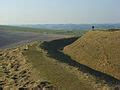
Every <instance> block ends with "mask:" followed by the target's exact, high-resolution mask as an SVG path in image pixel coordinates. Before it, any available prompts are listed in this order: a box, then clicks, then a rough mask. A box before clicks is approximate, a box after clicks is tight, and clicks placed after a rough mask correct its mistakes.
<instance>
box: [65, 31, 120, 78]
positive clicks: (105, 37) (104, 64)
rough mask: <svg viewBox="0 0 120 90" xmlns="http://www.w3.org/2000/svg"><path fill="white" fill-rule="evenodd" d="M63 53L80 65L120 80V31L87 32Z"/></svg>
mask: <svg viewBox="0 0 120 90" xmlns="http://www.w3.org/2000/svg"><path fill="white" fill-rule="evenodd" d="M64 52H65V53H66V54H67V55H69V56H71V58H73V59H74V60H76V61H77V62H79V63H81V64H84V65H87V66H88V67H91V68H93V69H95V70H98V71H101V72H104V73H106V74H108V75H111V76H113V77H115V78H117V79H120V31H89V32H88V33H86V34H85V35H84V36H82V37H81V38H79V39H78V40H77V41H75V42H74V43H72V44H71V45H68V46H66V47H65V48H64Z"/></svg>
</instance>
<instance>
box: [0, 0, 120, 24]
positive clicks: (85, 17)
mask: <svg viewBox="0 0 120 90" xmlns="http://www.w3.org/2000/svg"><path fill="white" fill-rule="evenodd" d="M32 23H33V24H36V23H80V24H85V23H120V0H0V24H32Z"/></svg>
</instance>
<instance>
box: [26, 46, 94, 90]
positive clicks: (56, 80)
mask: <svg viewBox="0 0 120 90" xmlns="http://www.w3.org/2000/svg"><path fill="white" fill-rule="evenodd" d="M24 55H26V58H27V60H28V62H30V63H32V65H33V67H34V68H35V69H36V71H37V73H39V79H40V80H42V81H49V82H52V83H53V84H54V85H55V86H56V87H58V88H59V90H94V89H93V87H92V86H90V84H89V83H87V81H85V80H80V79H79V78H78V76H77V75H75V74H74V73H72V72H71V70H72V67H69V66H68V65H65V64H64V63H60V62H58V61H57V60H55V59H52V58H50V57H47V54H46V52H45V51H43V50H42V49H40V48H39V47H38V45H36V44H34V45H32V46H29V50H27V51H25V52H24Z"/></svg>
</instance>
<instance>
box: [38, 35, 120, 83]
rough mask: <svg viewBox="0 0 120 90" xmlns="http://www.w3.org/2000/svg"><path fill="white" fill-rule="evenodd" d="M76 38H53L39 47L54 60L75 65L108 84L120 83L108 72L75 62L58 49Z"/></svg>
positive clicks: (61, 48)
mask: <svg viewBox="0 0 120 90" xmlns="http://www.w3.org/2000/svg"><path fill="white" fill-rule="evenodd" d="M77 39H78V38H77V37H74V38H65V39H59V40H53V41H49V42H44V43H42V44H41V45H40V47H41V48H42V49H44V50H46V51H47V52H48V56H49V57H52V58H55V59H56V60H59V61H60V62H63V63H67V64H68V65H70V66H73V67H76V68H78V69H79V70H80V71H82V72H84V73H88V74H91V75H92V76H94V77H96V78H98V79H99V80H104V81H106V82H107V83H108V84H110V85H111V84H112V85H116V84H120V80H118V79H116V78H114V77H112V76H110V75H108V74H105V73H102V72H100V71H96V70H94V69H92V68H90V67H88V66H86V65H83V64H80V63H78V62H76V61H75V60H73V59H71V57H70V56H68V55H66V54H64V53H62V52H61V51H60V50H63V48H64V47H65V46H67V45H69V44H71V43H73V42H74V41H75V40H77Z"/></svg>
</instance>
